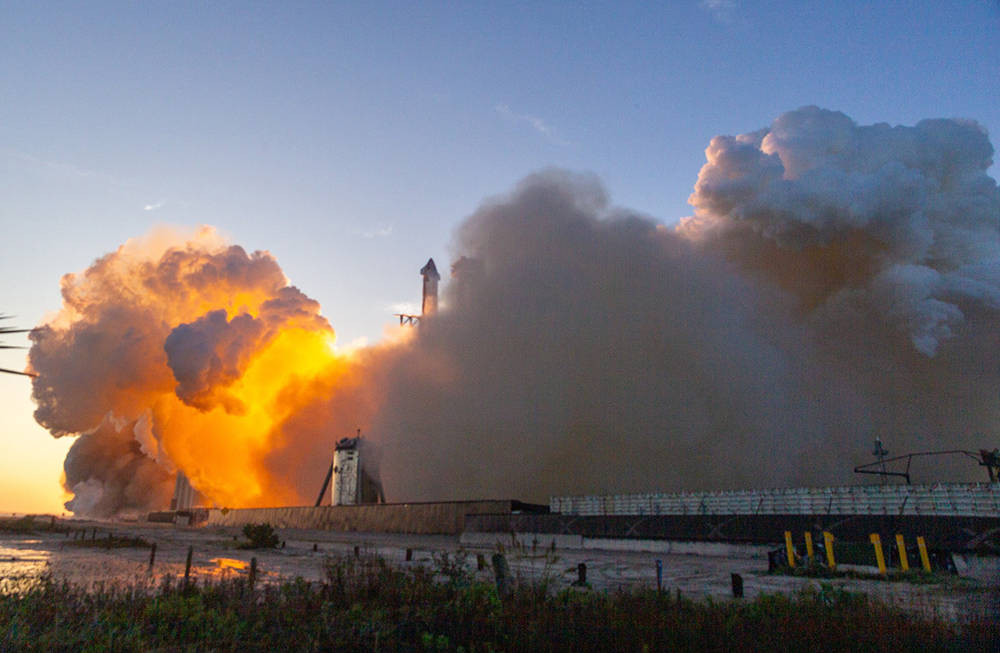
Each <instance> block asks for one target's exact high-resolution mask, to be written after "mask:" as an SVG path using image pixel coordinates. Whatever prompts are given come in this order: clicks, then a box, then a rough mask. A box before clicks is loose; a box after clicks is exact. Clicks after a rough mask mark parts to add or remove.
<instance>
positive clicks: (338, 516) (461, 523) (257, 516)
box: [206, 501, 511, 535]
mask: <svg viewBox="0 0 1000 653" xmlns="http://www.w3.org/2000/svg"><path fill="white" fill-rule="evenodd" d="M510 511H511V502H510V501H445V502H436V503H383V504H369V505H361V506H319V507H310V506H301V507H294V508H239V509H231V510H229V509H225V508H211V509H209V511H208V520H207V522H206V524H207V525H208V526H244V525H246V524H261V523H264V522H267V523H269V524H271V525H272V526H274V527H275V528H313V529H320V530H331V531H357V532H379V533H415V534H424V535H430V534H449V535H457V534H459V533H461V532H462V531H463V530H465V516H466V515H475V514H486V513H494V514H495V513H508V514H509V513H510Z"/></svg>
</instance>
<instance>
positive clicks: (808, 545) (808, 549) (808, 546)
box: [806, 531, 815, 567]
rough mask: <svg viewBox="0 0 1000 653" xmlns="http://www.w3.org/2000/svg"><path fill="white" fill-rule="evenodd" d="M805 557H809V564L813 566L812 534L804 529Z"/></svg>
mask: <svg viewBox="0 0 1000 653" xmlns="http://www.w3.org/2000/svg"><path fill="white" fill-rule="evenodd" d="M806 557H807V558H809V566H810V567H812V566H813V562H815V561H814V560H813V534H812V533H810V532H809V531H806Z"/></svg>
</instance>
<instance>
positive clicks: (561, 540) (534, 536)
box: [459, 531, 584, 550]
mask: <svg viewBox="0 0 1000 653" xmlns="http://www.w3.org/2000/svg"><path fill="white" fill-rule="evenodd" d="M459 543H460V544H461V545H462V546H475V547H487V548H491V549H495V548H498V547H500V546H501V545H502V546H504V547H507V548H516V547H525V548H532V547H535V548H537V549H539V550H543V549H551V548H552V547H553V545H554V546H555V548H556V549H582V548H584V542H583V537H582V536H580V535H554V534H552V533H513V534H511V533H474V532H470V531H466V532H464V533H462V537H460V538H459Z"/></svg>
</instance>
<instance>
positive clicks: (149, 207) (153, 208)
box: [142, 202, 164, 211]
mask: <svg viewBox="0 0 1000 653" xmlns="http://www.w3.org/2000/svg"><path fill="white" fill-rule="evenodd" d="M163 204H164V202H156V203H155V204H147V205H146V206H144V207H142V210H143V211H156V210H157V209H161V208H163Z"/></svg>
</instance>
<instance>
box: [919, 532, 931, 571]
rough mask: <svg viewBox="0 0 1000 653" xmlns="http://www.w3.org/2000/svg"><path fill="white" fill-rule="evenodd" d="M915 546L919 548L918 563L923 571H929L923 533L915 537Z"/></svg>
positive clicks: (929, 560) (929, 562)
mask: <svg viewBox="0 0 1000 653" xmlns="http://www.w3.org/2000/svg"><path fill="white" fill-rule="evenodd" d="M917 548H918V549H920V564H922V565H923V566H924V571H927V572H929V571H930V570H931V559H930V558H929V557H928V556H927V543H926V542H924V537H923V535H921V536H920V537H918V538H917Z"/></svg>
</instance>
